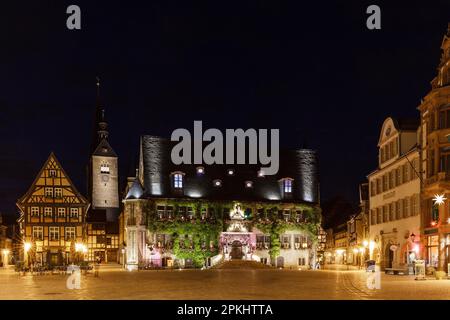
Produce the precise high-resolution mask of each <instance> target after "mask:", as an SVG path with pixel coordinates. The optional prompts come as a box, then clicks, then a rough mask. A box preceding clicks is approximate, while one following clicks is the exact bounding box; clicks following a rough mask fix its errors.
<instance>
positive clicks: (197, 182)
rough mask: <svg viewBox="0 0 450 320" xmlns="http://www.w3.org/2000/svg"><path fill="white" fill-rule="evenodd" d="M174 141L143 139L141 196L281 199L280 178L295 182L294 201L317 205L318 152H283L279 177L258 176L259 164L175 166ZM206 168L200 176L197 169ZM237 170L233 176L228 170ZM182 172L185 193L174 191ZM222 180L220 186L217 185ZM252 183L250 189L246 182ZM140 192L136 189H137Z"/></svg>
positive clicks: (302, 150) (159, 138)
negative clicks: (175, 179)
mask: <svg viewBox="0 0 450 320" xmlns="http://www.w3.org/2000/svg"><path fill="white" fill-rule="evenodd" d="M173 145H174V143H173V142H171V141H169V140H167V139H164V138H161V137H155V136H142V137H141V155H140V170H142V172H141V177H143V179H142V182H143V187H144V190H143V191H144V194H143V196H142V197H170V198H177V197H183V198H186V197H191V198H206V199H217V200H248V201H250V200H256V201H273V200H281V198H282V188H281V183H280V181H279V180H280V179H282V178H287V177H289V178H292V179H294V182H293V186H292V189H293V190H292V196H291V198H290V199H291V200H292V201H297V202H308V203H317V202H318V192H319V191H318V169H317V156H316V152H315V151H313V150H310V149H300V150H284V151H281V150H280V168H279V171H278V173H277V174H276V175H273V176H265V177H259V176H258V171H259V170H260V167H261V166H260V165H237V164H235V165H227V164H224V165H205V164H202V165H198V164H181V165H174V164H173V163H172V161H171V159H170V153H171V149H172V146H173ZM199 166H201V167H204V173H203V174H199V173H198V172H197V167H199ZM229 169H232V170H234V174H233V175H229V174H228V170H229ZM175 172H182V173H183V174H184V177H183V190H182V191H180V190H176V189H174V188H173V182H172V181H171V179H172V178H171V177H172V175H171V174H173V173H175ZM217 179H219V180H221V182H222V184H221V187H216V186H214V181H215V180H217ZM247 181H251V182H252V183H253V185H252V187H251V188H248V187H246V182H247ZM136 189H137V187H136Z"/></svg>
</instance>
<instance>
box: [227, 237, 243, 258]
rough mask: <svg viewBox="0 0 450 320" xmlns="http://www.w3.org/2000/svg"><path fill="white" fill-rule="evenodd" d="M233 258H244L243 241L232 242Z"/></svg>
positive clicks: (231, 255) (231, 254)
mask: <svg viewBox="0 0 450 320" xmlns="http://www.w3.org/2000/svg"><path fill="white" fill-rule="evenodd" d="M230 257H231V259H242V243H241V242H240V241H237V240H235V241H233V243H232V244H231V253H230Z"/></svg>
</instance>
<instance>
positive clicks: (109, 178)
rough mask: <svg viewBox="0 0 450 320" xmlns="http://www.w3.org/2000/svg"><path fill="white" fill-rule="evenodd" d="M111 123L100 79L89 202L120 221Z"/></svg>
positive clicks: (112, 219) (115, 156)
mask: <svg viewBox="0 0 450 320" xmlns="http://www.w3.org/2000/svg"><path fill="white" fill-rule="evenodd" d="M108 136H109V132H108V123H107V122H106V119H105V107H104V105H103V103H102V101H101V99H100V81H99V79H98V78H97V102H96V111H95V129H94V137H93V143H92V149H91V159H90V163H89V200H90V202H91V208H92V209H93V210H98V209H100V210H106V219H107V221H115V220H117V215H118V211H119V185H118V161H117V160H118V158H117V154H116V153H115V152H114V150H113V148H112V147H111V146H110V144H109V142H108Z"/></svg>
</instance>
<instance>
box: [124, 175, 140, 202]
mask: <svg viewBox="0 0 450 320" xmlns="http://www.w3.org/2000/svg"><path fill="white" fill-rule="evenodd" d="M143 194H144V188H142V185H141V182H140V181H139V179H138V178H136V179H134V181H133V184H132V185H131V187H130V189H129V190H128V192H127V195H126V196H125V199H139V198H141V197H142V195H143Z"/></svg>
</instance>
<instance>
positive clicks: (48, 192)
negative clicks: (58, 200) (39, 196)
mask: <svg viewBox="0 0 450 320" xmlns="http://www.w3.org/2000/svg"><path fill="white" fill-rule="evenodd" d="M44 194H45V196H46V197H48V198H53V188H51V187H45V188H44Z"/></svg>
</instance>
